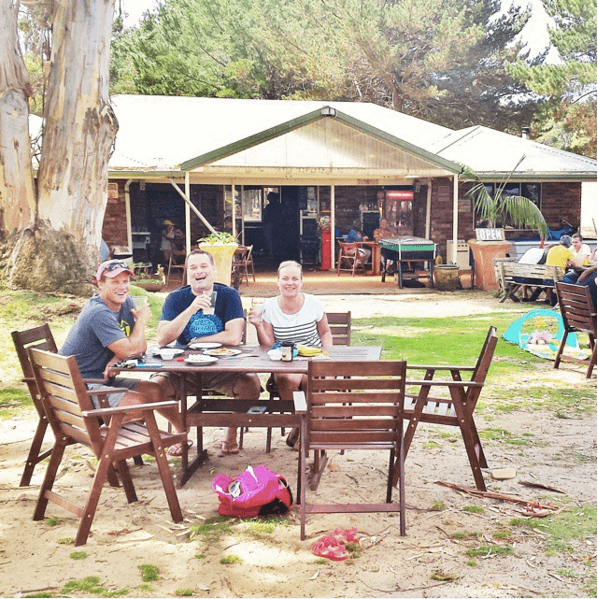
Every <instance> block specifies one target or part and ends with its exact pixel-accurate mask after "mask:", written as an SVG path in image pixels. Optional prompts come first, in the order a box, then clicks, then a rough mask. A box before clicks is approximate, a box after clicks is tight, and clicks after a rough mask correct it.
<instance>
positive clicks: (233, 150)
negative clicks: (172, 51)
mask: <svg viewBox="0 0 598 599" xmlns="http://www.w3.org/2000/svg"><path fill="white" fill-rule="evenodd" d="M326 117H328V118H335V119H338V120H339V121H340V122H342V123H344V124H345V125H348V126H349V127H352V128H353V129H356V130H357V131H361V132H362V133H366V134H367V135H370V136H372V137H374V138H376V139H378V140H381V141H383V142H385V143H388V144H390V145H392V146H395V147H397V148H400V149H402V150H404V151H406V152H408V153H409V154H412V155H414V156H416V157H419V158H422V159H424V160H426V161H427V162H430V163H432V164H434V165H435V166H438V167H440V168H443V169H445V170H447V171H448V172H450V173H452V174H460V173H461V172H462V170H463V168H462V167H461V165H459V164H457V163H455V162H451V161H449V160H446V159H445V158H440V157H439V156H437V155H436V154H432V153H431V152H428V151H427V150H424V149H423V148H419V147H417V146H414V145H413V144H410V143H408V142H406V141H405V140H402V139H399V138H398V137H396V136H394V135H391V134H389V133H386V132H385V131H382V130H381V129H378V128H376V127H373V126H371V125H368V124H367V123H364V122H363V121H360V120H358V119H355V118H353V117H351V116H349V115H347V114H345V113H343V112H341V111H340V110H337V109H336V108H333V107H332V106H324V107H322V108H319V109H317V110H314V111H312V112H308V113H307V114H304V115H303V116H300V117H298V118H296V119H292V120H290V121H287V122H285V123H281V124H280V125H276V126H275V127H271V128H270V129H266V130H264V131H261V132H259V133H256V134H255V135H250V136H249V137H246V138H244V139H240V140H238V141H235V142H233V143H231V144H228V145H226V146H223V147H222V148H218V149H216V150H212V151H211V152H207V153H206V154H203V155H201V156H198V157H197V158H193V159H192V160H187V161H186V162H183V163H182V164H181V169H182V170H184V171H188V170H193V169H195V168H197V167H199V166H205V165H206V164H208V163H210V162H215V161H216V160H221V159H222V158H226V157H227V156H231V155H233V154H237V153H238V152H241V151H243V150H246V149H248V148H251V147H253V146H257V145H259V144H261V143H263V142H265V141H269V140H270V139H274V138H275V137H279V136H280V135H284V134H285V133H289V132H290V131H294V130H295V129H299V128H300V127H303V126H305V125H308V124H311V123H313V122H316V121H319V120H320V119H323V118H326Z"/></svg>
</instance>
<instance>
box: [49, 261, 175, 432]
mask: <svg viewBox="0 0 598 599" xmlns="http://www.w3.org/2000/svg"><path fill="white" fill-rule="evenodd" d="M132 276H133V272H132V271H131V270H130V269H129V266H128V264H127V263H126V262H123V261H122V260H108V261H106V262H102V264H101V265H100V266H99V268H98V270H97V272H96V283H97V286H98V289H99V293H98V294H97V295H94V296H93V297H92V298H91V299H89V300H88V301H87V302H86V304H85V305H84V306H83V309H82V310H81V313H80V314H79V316H78V317H77V320H76V321H75V324H74V325H73V326H72V327H71V330H70V331H69V333H68V335H67V338H66V341H65V342H64V345H63V346H62V347H61V348H60V351H59V353H60V354H61V355H63V356H75V358H76V360H77V364H78V365H79V370H80V371H81V375H82V376H83V378H84V379H95V381H94V382H93V383H88V384H87V388H88V389H90V390H94V389H96V390H97V389H109V388H110V387H124V388H126V389H128V391H117V392H114V393H111V394H109V395H107V396H106V397H107V400H108V403H109V405H110V407H116V406H134V405H139V404H144V403H155V402H160V401H164V395H163V394H162V389H161V387H160V386H159V385H157V384H156V383H154V382H152V381H145V380H140V379H137V378H128V377H120V376H117V377H114V376H112V373H111V371H110V367H111V366H112V365H113V364H114V363H115V362H119V361H121V360H125V359H126V358H128V357H129V356H132V355H137V354H143V353H144V352H145V350H146V349H147V341H146V338H145V329H146V326H147V323H148V322H149V321H150V319H151V317H152V312H151V308H150V307H149V305H147V304H146V305H144V306H140V307H139V308H137V309H136V308H135V304H134V303H133V300H132V299H131V298H130V297H129V289H130V286H131V277H132ZM102 379H103V381H102ZM91 399H92V401H93V404H94V405H95V406H96V407H97V408H99V407H100V405H99V403H98V399H97V396H95V395H92V396H91ZM158 412H159V413H160V414H161V415H162V416H164V418H166V419H167V420H169V421H170V422H171V423H172V424H173V426H174V427H175V429H176V430H177V432H181V431H182V430H183V429H182V422H181V417H180V414H179V411H178V409H177V408H176V407H172V408H162V409H160V410H158Z"/></svg>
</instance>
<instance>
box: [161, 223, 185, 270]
mask: <svg viewBox="0 0 598 599" xmlns="http://www.w3.org/2000/svg"><path fill="white" fill-rule="evenodd" d="M161 235H162V237H161V240H160V251H161V252H162V259H163V260H164V263H165V264H166V266H168V262H169V261H170V257H171V256H172V254H173V252H175V251H176V250H177V244H176V241H177V240H180V239H182V238H183V233H182V232H181V230H180V229H177V228H175V225H174V223H173V222H172V221H171V220H168V219H167V220H165V221H164V222H163V223H162V232H161Z"/></svg>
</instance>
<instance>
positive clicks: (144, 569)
mask: <svg viewBox="0 0 598 599" xmlns="http://www.w3.org/2000/svg"><path fill="white" fill-rule="evenodd" d="M137 568H138V569H139V570H140V571H141V580H143V582H153V581H154V580H158V574H159V573H160V570H158V567H157V566H152V565H151V564H141V566H137Z"/></svg>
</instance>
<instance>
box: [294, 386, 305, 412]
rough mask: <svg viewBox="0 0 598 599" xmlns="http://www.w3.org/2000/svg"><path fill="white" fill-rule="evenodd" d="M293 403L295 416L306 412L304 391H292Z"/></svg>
mask: <svg viewBox="0 0 598 599" xmlns="http://www.w3.org/2000/svg"><path fill="white" fill-rule="evenodd" d="M293 402H294V403H295V414H300V413H304V412H307V400H306V399H305V392H304V391H293Z"/></svg>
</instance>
